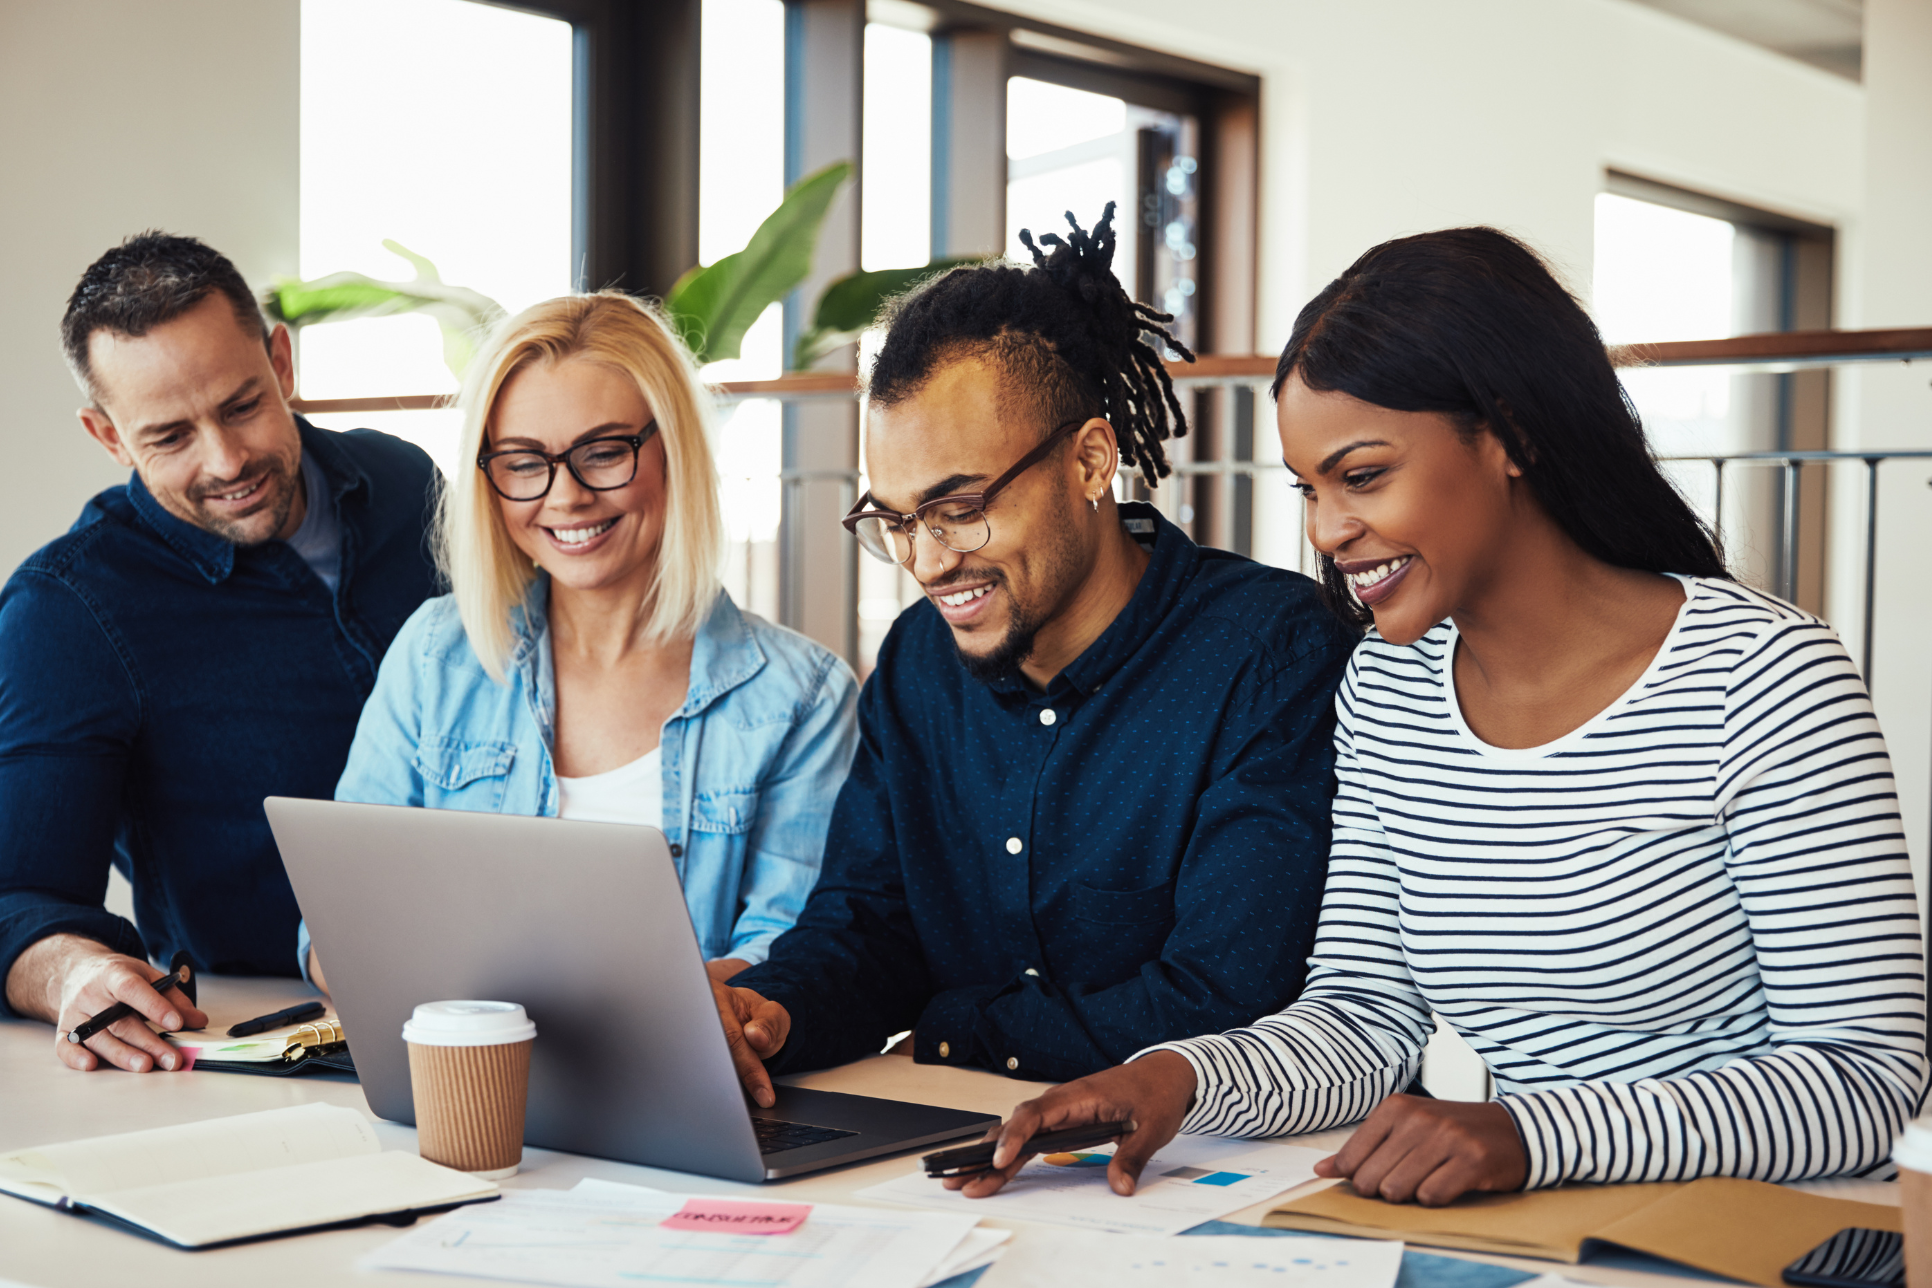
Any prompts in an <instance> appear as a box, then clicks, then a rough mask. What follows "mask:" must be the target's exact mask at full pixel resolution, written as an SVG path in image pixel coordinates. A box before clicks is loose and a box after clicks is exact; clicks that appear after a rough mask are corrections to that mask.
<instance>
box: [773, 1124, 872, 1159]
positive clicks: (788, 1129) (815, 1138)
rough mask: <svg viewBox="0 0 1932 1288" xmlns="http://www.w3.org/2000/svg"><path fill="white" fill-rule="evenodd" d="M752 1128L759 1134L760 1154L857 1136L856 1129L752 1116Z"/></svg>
mask: <svg viewBox="0 0 1932 1288" xmlns="http://www.w3.org/2000/svg"><path fill="white" fill-rule="evenodd" d="M751 1128H752V1130H753V1131H754V1132H756V1133H757V1134H758V1152H759V1153H760V1154H778V1153H782V1152H784V1151H785V1150H788V1149H803V1148H804V1147H805V1146H807V1145H823V1144H824V1143H825V1142H826V1141H828V1140H838V1139H839V1138H841V1137H844V1136H856V1135H858V1134H859V1133H857V1132H855V1131H840V1130H839V1129H838V1128H836V1127H814V1126H812V1125H811V1124H810V1123H787V1122H780V1121H778V1120H777V1119H776V1118H760V1117H758V1116H756V1115H753V1116H752V1120H751Z"/></svg>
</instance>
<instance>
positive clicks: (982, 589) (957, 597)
mask: <svg viewBox="0 0 1932 1288" xmlns="http://www.w3.org/2000/svg"><path fill="white" fill-rule="evenodd" d="M992 590H993V588H992V587H991V586H975V587H973V588H972V589H971V590H962V591H959V592H958V593H956V594H952V595H935V596H933V598H935V599H937V600H938V601H939V602H940V603H942V604H944V605H945V606H946V607H948V608H958V607H959V606H960V605H962V604H970V603H972V602H973V601H974V600H975V599H978V598H979V597H980V596H982V595H987V594H991V593H992Z"/></svg>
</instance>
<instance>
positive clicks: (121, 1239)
mask: <svg viewBox="0 0 1932 1288" xmlns="http://www.w3.org/2000/svg"><path fill="white" fill-rule="evenodd" d="M307 991H308V990H307V989H306V988H305V987H304V986H303V985H301V984H298V983H295V982H293V981H289V980H244V979H209V980H207V981H205V993H204V996H203V998H202V1004H203V1007H204V1009H206V1010H207V1012H208V1015H209V1019H210V1021H211V1024H210V1028H211V1029H215V1030H217V1031H218V1030H219V1029H221V1028H225V1027H227V1026H228V1025H230V1024H233V1023H235V1022H236V1021H238V1020H243V1019H247V1018H248V1017H250V1016H252V1015H260V1014H262V1013H264V1012H266V1011H271V1010H275V1009H278V1008H279V1007H282V1006H286V1005H289V1004H290V1003H292V1002H295V1001H298V1000H300V998H301V997H302V996H303V995H304V994H306V993H307ZM52 1046H53V1032H52V1030H51V1029H50V1028H48V1026H46V1025H44V1024H31V1023H25V1022H20V1021H0V1150H13V1149H17V1148H20V1147H22V1146H26V1145H47V1144H55V1143H58V1142H61V1141H68V1140H79V1139H82V1138H85V1137H88V1136H105V1135H111V1134H114V1133H116V1132H125V1131H138V1130H140V1129H142V1128H146V1127H165V1126H169V1125H172V1124H175V1123H185V1122H195V1121H199V1120H201V1119H204V1118H218V1117H221V1116H223V1115H227V1114H240V1113H250V1112H253V1111H256V1110H262V1109H279V1108H284V1107H286V1106H289V1105H298V1104H305V1103H308V1102H311V1101H320V1102H323V1103H327V1104H335V1105H346V1106H348V1107H349V1108H352V1109H356V1110H359V1111H360V1112H362V1113H364V1114H368V1113H369V1108H368V1104H367V1103H366V1102H365V1101H364V1099H363V1096H362V1089H361V1087H360V1086H358V1085H357V1084H355V1083H352V1082H347V1081H337V1080H330V1079H319V1078H303V1077H295V1078H259V1077H246V1076H238V1075H233V1074H213V1073H208V1074H194V1073H184V1074H168V1073H148V1074H140V1075H135V1074H128V1073H121V1072H119V1071H103V1072H96V1073H89V1074H78V1073H74V1072H72V1071H70V1070H68V1069H67V1068H65V1067H64V1066H62V1065H60V1064H59V1063H58V1062H57V1061H56V1060H55V1058H54V1054H53V1050H52ZM785 1081H788V1082H793V1083H796V1084H798V1085H800V1086H806V1087H820V1088H824V1089H826V1090H831V1091H847V1092H854V1093H857V1094H860V1095H873V1096H885V1097H890V1098H892V1099H897V1100H911V1101H919V1102H922V1103H926V1104H935V1105H947V1106H951V1107H954V1108H959V1109H973V1110H979V1111H981V1112H984V1113H992V1114H1000V1115H1004V1114H1005V1113H1006V1112H1007V1111H1008V1110H1009V1109H1011V1108H1012V1107H1013V1105H1014V1104H1015V1103H1017V1102H1018V1101H1020V1100H1023V1099H1026V1098H1027V1097H1029V1096H1031V1095H1034V1094H1036V1093H1037V1092H1038V1091H1039V1090H1040V1089H1041V1088H1042V1087H1044V1086H1045V1085H1046V1084H1043V1083H1027V1082H1018V1081H1015V1080H1013V1079H1011V1078H1002V1077H998V1076H996V1075H994V1074H990V1073H982V1072H977V1071H973V1070H967V1069H950V1068H944V1067H939V1066H934V1065H921V1064H914V1063H913V1062H912V1061H911V1060H910V1059H908V1058H906V1057H903V1056H875V1057H873V1058H872V1059H869V1060H861V1061H859V1062H858V1063H856V1064H851V1065H847V1066H845V1067H844V1068H841V1069H832V1070H826V1071H823V1072H820V1073H813V1074H805V1075H802V1076H798V1077H792V1078H787V1079H785ZM371 1117H372V1118H373V1115H371ZM376 1132H377V1135H378V1136H379V1137H380V1138H381V1140H382V1143H383V1146H384V1148H387V1149H406V1150H411V1151H414V1149H415V1148H416V1132H415V1129H414V1128H410V1127H404V1126H402V1125H400V1124H397V1123H390V1122H383V1121H380V1120H377V1122H376ZM1347 1135H1348V1133H1347V1132H1346V1131H1345V1130H1344V1131H1333V1132H1322V1133H1317V1134H1315V1135H1312V1136H1307V1137H1304V1138H1302V1141H1301V1142H1300V1143H1305V1144H1308V1145H1311V1146H1314V1147H1317V1148H1334V1147H1336V1146H1337V1145H1339V1144H1340V1143H1341V1141H1343V1140H1344V1139H1346V1137H1347ZM917 1152H918V1151H908V1152H907V1153H905V1154H898V1155H891V1156H888V1157H886V1158H883V1159H874V1160H871V1161H869V1162H865V1163H858V1164H854V1165H853V1166H850V1167H844V1168H839V1169H836V1170H834V1171H830V1172H821V1173H818V1174H816V1175H812V1176H803V1177H798V1178H795V1179H793V1180H789V1181H779V1182H774V1183H771V1184H768V1185H764V1186H751V1185H744V1184H740V1183H737V1182H733V1181H721V1180H717V1179H715V1178H712V1177H708V1176H692V1175H688V1174H686V1173H682V1172H667V1171H661V1170H659V1169H656V1168H649V1167H634V1166H631V1165H629V1164H625V1163H613V1162H610V1161H608V1160H605V1159H598V1158H587V1157H583V1156H580V1155H576V1154H563V1153H558V1152H556V1151H553V1150H544V1149H529V1150H526V1151H525V1152H524V1156H523V1170H522V1171H521V1172H519V1173H518V1174H517V1175H516V1176H515V1177H513V1178H512V1179H511V1180H509V1181H507V1182H505V1183H504V1184H505V1187H506V1188H510V1189H569V1188H570V1187H571V1186H573V1185H575V1184H576V1183H577V1182H578V1181H580V1180H582V1179H583V1178H584V1177H587V1176H594V1177H600V1178H602V1179H605V1180H611V1181H622V1182H626V1183H629V1184H632V1185H649V1186H654V1187H656V1188H658V1189H665V1190H677V1191H688V1192H695V1193H707V1194H710V1193H717V1194H724V1193H749V1192H754V1191H755V1192H758V1193H761V1194H765V1195H768V1196H769V1197H772V1198H789V1199H798V1200H801V1201H809V1202H817V1203H852V1202H858V1201H859V1200H857V1199H855V1198H854V1195H855V1194H856V1192H857V1191H859V1190H861V1189H864V1188H866V1187H867V1186H871V1185H876V1184H878V1183H879V1182H881V1181H885V1180H890V1179H892V1178H893V1177H896V1176H901V1175H904V1174H905V1173H906V1172H908V1171H911V1170H913V1169H914V1168H916V1166H917V1163H916V1161H915V1155H916V1153H917ZM1316 1184H1320V1182H1317V1183H1316ZM1804 1188H1807V1189H1818V1190H1825V1191H1828V1192H1830V1193H1832V1194H1835V1195H1840V1196H1842V1197H1845V1198H1855V1199H1862V1200H1864V1201H1866V1202H1875V1203H1891V1204H1896V1203H1897V1202H1898V1199H1897V1186H1894V1185H1886V1184H1875V1183H1872V1182H1853V1181H1841V1182H1821V1183H1815V1184H1812V1185H1807V1186H1805V1187H1804ZM1131 1201H1132V1200H1128V1199H1123V1200H1122V1202H1131ZM1270 1206H1272V1203H1268V1204H1260V1205H1257V1206H1255V1207H1252V1208H1248V1209H1245V1210H1243V1211H1241V1212H1238V1213H1236V1214H1235V1215H1233V1216H1231V1217H1229V1218H1228V1219H1229V1220H1231V1221H1235V1222H1239V1223H1242V1224H1247V1225H1255V1224H1258V1223H1259V1222H1260V1219H1261V1217H1262V1215H1263V1214H1264V1213H1265V1212H1266V1210H1267V1208H1268V1207H1270ZM986 1224H988V1225H991V1226H1000V1227H1006V1228H1011V1229H1014V1230H1016V1231H1018V1233H1017V1234H1016V1236H1015V1237H1016V1238H1028V1239H1030V1238H1041V1239H1048V1238H1052V1237H1053V1236H1054V1233H1055V1228H1054V1227H1051V1226H1042V1225H1032V1224H1029V1223H1025V1222H1013V1221H1005V1220H996V1219H988V1220H987V1221H986ZM397 1233H398V1232H397V1231H396V1230H394V1229H392V1228H390V1227H387V1226H373V1227H366V1228H361V1229H353V1230H337V1231H331V1232H329V1233H325V1234H311V1235H304V1236H301V1237H300V1238H296V1239H272V1240H268V1241H265V1242H262V1243H254V1244H246V1245H243V1246H240V1247H234V1248H220V1249H215V1250H213V1251H208V1252H183V1251H180V1250H178V1249H174V1248H170V1247H167V1246H165V1245H161V1244H157V1243H153V1242H149V1241H147V1240H143V1239H138V1238H134V1237H131V1236H129V1235H127V1234H123V1233H121V1232H119V1231H117V1230H114V1229H112V1228H109V1227H108V1226H105V1225H103V1224H100V1223H98V1222H94V1221H86V1220H77V1219H75V1218H74V1217H72V1216H70V1215H67V1214H65V1213H61V1212H56V1211H54V1210H52V1209H51V1208H44V1207H40V1206H37V1205H35V1204H32V1203H26V1202H23V1201H20V1200H18V1199H14V1198H12V1197H10V1196H7V1195H0V1278H6V1279H12V1280H18V1281H20V1282H21V1283H24V1284H29V1285H34V1286H35V1288H56V1286H58V1288H69V1285H72V1286H73V1288H87V1286H91V1285H101V1286H102V1288H122V1285H124V1284H127V1283H130V1282H132V1283H138V1284H140V1285H142V1288H173V1286H174V1285H184V1286H185V1285H192V1286H193V1288H220V1286H222V1285H235V1286H236V1288H241V1286H243V1285H247V1286H248V1288H259V1286H260V1285H263V1284H271V1283H272V1284H274V1285H276V1288H307V1286H308V1285H322V1284H335V1283H339V1282H341V1281H343V1280H345V1279H351V1278H352V1279H353V1280H354V1281H355V1282H357V1283H366V1284H369V1285H385V1284H395V1285H398V1286H399V1288H400V1286H402V1285H407V1286H408V1288H433V1284H432V1280H431V1279H429V1278H425V1277H424V1276H421V1275H408V1274H401V1273H376V1274H358V1273H356V1272H355V1271H353V1270H352V1269H351V1268H350V1267H351V1265H352V1263H353V1262H354V1261H355V1260H356V1258H358V1257H360V1256H361V1255H362V1254H363V1253H365V1252H367V1251H369V1250H370V1249H372V1248H375V1247H377V1246H379V1245H380V1244H382V1243H385V1242H387V1241H388V1240H390V1239H393V1238H395V1237H396V1235H397ZM1444 1255H1455V1254H1444ZM1476 1259H1479V1260H1489V1261H1495V1262H1498V1263H1501V1264H1506V1265H1513V1266H1518V1267H1521V1268H1523V1269H1525V1270H1530V1271H1535V1272H1538V1273H1541V1272H1544V1271H1550V1270H1560V1271H1561V1272H1562V1273H1563V1274H1565V1275H1567V1276H1569V1277H1571V1278H1574V1279H1579V1280H1584V1281H1588V1282H1595V1283H1603V1284H1611V1285H1623V1286H1626V1288H1648V1286H1650V1285H1658V1286H1661V1285H1667V1284H1668V1285H1675V1286H1676V1288H1685V1285H1686V1283H1687V1281H1686V1280H1684V1279H1680V1278H1675V1277H1671V1276H1666V1275H1659V1274H1650V1273H1646V1272H1643V1271H1638V1270H1629V1269H1613V1268H1610V1267H1603V1266H1590V1265H1584V1266H1558V1265H1555V1264H1553V1263H1550V1262H1542V1261H1527V1260H1522V1259H1516V1258H1503V1257H1485V1258H1476ZM497 1282H498V1281H493V1280H482V1279H457V1278H455V1277H452V1276H436V1277H434V1283H435V1284H441V1283H448V1284H451V1285H457V1284H476V1285H487V1284H495V1283H497Z"/></svg>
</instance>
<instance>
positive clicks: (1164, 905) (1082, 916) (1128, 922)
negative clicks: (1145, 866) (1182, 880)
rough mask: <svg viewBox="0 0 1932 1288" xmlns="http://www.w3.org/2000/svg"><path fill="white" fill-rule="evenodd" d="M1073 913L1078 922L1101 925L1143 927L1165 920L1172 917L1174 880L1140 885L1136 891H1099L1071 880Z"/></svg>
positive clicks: (1081, 882)
mask: <svg viewBox="0 0 1932 1288" xmlns="http://www.w3.org/2000/svg"><path fill="white" fill-rule="evenodd" d="M1070 890H1071V892H1072V894H1073V908H1072V911H1073V915H1074V916H1075V917H1076V918H1078V919H1079V920H1081V921H1091V922H1096V923H1098V924H1100V925H1103V926H1144V925H1147V924H1149V923H1152V922H1160V921H1169V920H1172V919H1173V916H1174V883H1173V882H1172V881H1163V882H1161V883H1159V884H1158V885H1151V886H1143V887H1142V888H1141V889H1138V890H1101V889H1097V888H1096V887H1094V886H1090V885H1088V884H1087V883H1086V882H1084V881H1075V882H1073V883H1072V885H1071V887H1070Z"/></svg>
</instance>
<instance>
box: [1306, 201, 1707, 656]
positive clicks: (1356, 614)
mask: <svg viewBox="0 0 1932 1288" xmlns="http://www.w3.org/2000/svg"><path fill="white" fill-rule="evenodd" d="M1290 376H1300V377H1301V380H1302V383H1303V384H1305V385H1307V386H1308V387H1309V388H1310V389H1317V390H1325V391H1332V392H1339V393H1345V394H1347V395H1349V396H1350V397H1351V398H1359V399H1360V400H1362V401H1363V402H1366V403H1373V404H1375V405H1376V406H1378V407H1387V408H1389V409H1391V410H1393V411H1429V412H1440V413H1442V414H1444V415H1446V416H1449V417H1450V418H1452V419H1453V420H1454V421H1455V422H1456V423H1457V425H1458V426H1460V427H1461V429H1462V430H1463V432H1464V433H1465V434H1473V433H1476V432H1479V431H1481V430H1485V429H1486V430H1488V431H1490V432H1491V433H1493V434H1495V435H1496V437H1497V439H1498V440H1499V441H1500V442H1501V443H1502V445H1503V450H1504V451H1506V452H1508V453H1509V459H1510V460H1511V461H1513V462H1514V463H1515V464H1516V466H1517V468H1519V469H1521V470H1522V472H1523V479H1524V481H1525V482H1526V483H1528V484H1529V488H1530V492H1531V493H1532V494H1533V495H1534V496H1535V497H1536V499H1537V501H1538V502H1540V503H1541V504H1542V506H1543V508H1544V509H1545V510H1546V511H1548V513H1549V516H1550V518H1552V519H1554V520H1555V521H1556V524H1557V526H1558V527H1560V528H1562V529H1563V531H1564V532H1565V533H1566V534H1568V536H1569V538H1570V539H1571V540H1572V541H1574V542H1576V543H1577V545H1579V546H1581V547H1582V548H1583V550H1584V551H1585V552H1586V553H1588V554H1590V555H1593V556H1595V557H1596V558H1598V559H1601V560H1602V561H1603V562H1605V563H1607V564H1611V565H1613V566H1615V567H1618V568H1638V569H1642V570H1644V571H1647V572H1660V573H1663V572H1674V573H1683V574H1687V575H1690V576H1696V577H1729V575H1730V574H1729V573H1728V572H1726V571H1725V568H1724V557H1723V553H1722V550H1721V548H1720V546H1719V544H1718V539H1717V536H1716V534H1715V533H1713V532H1712V531H1711V529H1710V528H1709V527H1708V526H1706V524H1705V523H1704V521H1703V520H1702V519H1700V518H1698V517H1697V514H1696V512H1695V511H1693V510H1692V509H1691V507H1690V505H1689V503H1688V502H1686V501H1685V500H1684V498H1683V497H1682V496H1681V495H1680V494H1679V493H1678V491H1677V489H1676V488H1674V487H1672V486H1671V483H1670V480H1669V479H1667V478H1665V477H1664V474H1663V471H1661V470H1660V469H1658V468H1657V462H1656V460H1655V459H1654V458H1653V457H1652V456H1651V454H1650V446H1649V444H1648V443H1647V442H1646V441H1645V439H1644V429H1643V422H1642V420H1641V419H1640V418H1639V417H1638V415H1637V409H1636V407H1635V406H1633V405H1632V404H1631V402H1630V398H1629V395H1628V394H1626V393H1625V392H1624V388H1623V383H1622V382H1621V381H1620V380H1618V379H1617V373H1616V370H1615V369H1614V368H1613V367H1612V366H1611V365H1610V356H1609V354H1608V352H1607V351H1606V350H1605V349H1604V345H1603V337H1602V336H1601V335H1599V334H1598V333H1597V328H1596V324H1595V323H1593V322H1592V321H1591V320H1590V315H1589V314H1588V313H1585V312H1584V311H1583V306H1582V305H1580V304H1578V303H1577V302H1576V300H1575V298H1574V297H1572V296H1571V295H1570V293H1569V292H1568V291H1567V290H1565V289H1564V288H1563V284H1562V283H1561V282H1559V281H1557V279H1556V275H1555V274H1554V273H1552V272H1551V271H1550V269H1549V267H1548V266H1547V265H1546V264H1544V262H1543V261H1542V260H1541V259H1540V258H1539V257H1538V256H1537V254H1536V252H1535V251H1533V250H1531V249H1530V248H1529V247H1528V246H1525V245H1524V244H1523V243H1522V242H1520V241H1517V240H1516V239H1515V238H1514V237H1511V236H1510V235H1509V234H1507V233H1503V232H1499V231H1497V230H1496V229H1494V228H1449V229H1444V230H1443V231H1441V232H1433V233H1420V234H1417V235H1416V236H1413V237H1402V238H1398V239H1397V240H1395V241H1388V242H1383V243H1382V244H1381V245H1380V246H1377V247H1375V248H1373V249H1372V250H1369V251H1368V252H1367V253H1365V254H1364V255H1363V256H1362V257H1361V258H1360V259H1358V260H1356V261H1355V262H1354V263H1353V264H1351V265H1349V268H1348V271H1347V272H1345V273H1343V274H1342V275H1341V276H1340V277H1338V278H1336V279H1335V280H1334V281H1332V282H1330V283H1329V284H1328V285H1327V286H1326V287H1324V288H1323V289H1322V292H1321V294H1319V295H1317V296H1316V297H1315V298H1314V299H1312V300H1310V301H1309V302H1308V304H1307V306H1306V307H1305V308H1303V309H1302V311H1301V315H1300V316H1299V317H1297V318H1296V319H1295V330H1294V333H1293V334H1292V335H1291V336H1290V337H1289V339H1288V347H1287V348H1285V349H1283V350H1282V351H1281V361H1280V362H1279V363H1278V364H1277V365H1276V367H1275V381H1274V386H1273V388H1272V390H1271V392H1272V393H1273V394H1274V395H1275V397H1277V398H1279V397H1280V396H1281V387H1282V386H1283V385H1284V384H1286V383H1287V381H1288V378H1289V377H1290ZM1321 574H1322V578H1321V579H1322V589H1323V591H1324V592H1325V594H1326V597H1327V599H1328V602H1329V605H1330V607H1332V608H1334V609H1335V611H1336V612H1338V613H1340V614H1341V615H1342V616H1343V617H1344V618H1346V619H1348V620H1349V621H1352V622H1355V623H1358V624H1360V625H1367V624H1368V622H1369V621H1370V620H1371V614H1369V612H1368V611H1367V610H1366V609H1364V608H1363V607H1362V606H1361V604H1360V603H1358V602H1357V601H1356V600H1355V598H1354V596H1352V595H1351V594H1350V593H1349V591H1348V587H1347V584H1346V583H1345V582H1344V580H1343V578H1342V576H1341V574H1340V573H1338V572H1337V571H1336V569H1335V563H1334V560H1332V559H1328V558H1323V560H1322V561H1321Z"/></svg>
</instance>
